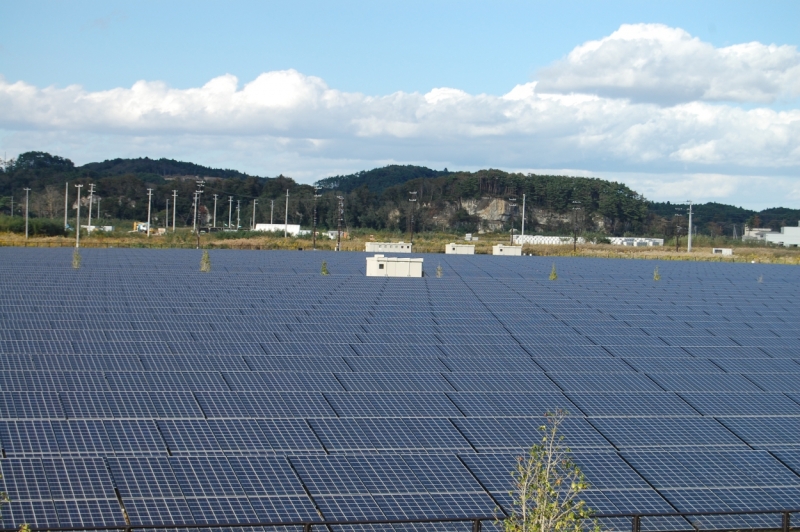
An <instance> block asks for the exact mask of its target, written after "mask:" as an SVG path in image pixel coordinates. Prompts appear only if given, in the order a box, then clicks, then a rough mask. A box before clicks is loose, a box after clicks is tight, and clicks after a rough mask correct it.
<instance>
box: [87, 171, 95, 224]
mask: <svg viewBox="0 0 800 532" xmlns="http://www.w3.org/2000/svg"><path fill="white" fill-rule="evenodd" d="M93 201H94V183H91V184H89V221H87V222H86V223H87V225H86V236H89V233H90V232H91V230H92V202H93Z"/></svg>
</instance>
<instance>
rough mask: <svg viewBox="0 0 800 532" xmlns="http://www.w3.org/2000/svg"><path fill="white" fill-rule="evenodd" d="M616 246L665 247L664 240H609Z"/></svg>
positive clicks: (629, 237) (623, 237) (635, 238)
mask: <svg viewBox="0 0 800 532" xmlns="http://www.w3.org/2000/svg"><path fill="white" fill-rule="evenodd" d="M609 240H610V241H611V243H612V244H614V245H615V246H633V247H637V248H640V247H651V246H663V245H664V239H663V238H642V237H638V236H612V237H611V238H609Z"/></svg>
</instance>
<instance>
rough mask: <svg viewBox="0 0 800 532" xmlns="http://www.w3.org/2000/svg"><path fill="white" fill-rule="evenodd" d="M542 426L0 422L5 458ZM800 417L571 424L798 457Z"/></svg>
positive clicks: (580, 437) (463, 444) (358, 445)
mask: <svg viewBox="0 0 800 532" xmlns="http://www.w3.org/2000/svg"><path fill="white" fill-rule="evenodd" d="M541 423H542V420H541V418H535V417H525V418H450V419H448V418H314V419H308V420H301V419H247V418H245V419H209V420H205V419H159V420H155V421H153V420H15V421H0V443H2V449H3V452H4V454H5V455H6V456H26V455H39V454H56V455H59V454H66V455H68V454H101V455H105V454H114V453H162V454H163V453H190V454H192V453H201V454H203V453H221V452H226V453H245V454H247V453H273V452H277V453H297V452H309V451H323V450H327V451H329V452H348V451H361V452H375V451H415V450H417V451H436V452H442V451H448V450H463V451H470V450H477V451H480V452H485V451H492V450H502V449H522V448H526V447H528V446H530V445H531V444H532V442H536V441H538V440H539V438H540V434H539V426H540V425H541ZM798 431H800V417H797V416H794V417H731V418H724V419H715V418H711V417H663V418H591V419H586V418H570V419H569V420H568V423H566V424H565V425H564V430H563V432H564V435H565V436H566V437H567V438H568V439H569V440H570V445H571V446H572V447H573V448H575V449H613V448H617V449H635V448H653V447H661V448H673V449H682V448H683V449H686V448H693V449H697V448H702V447H730V448H748V446H750V447H754V448H780V447H797V446H798V443H797V441H796V435H797V434H798Z"/></svg>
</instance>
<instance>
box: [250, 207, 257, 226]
mask: <svg viewBox="0 0 800 532" xmlns="http://www.w3.org/2000/svg"><path fill="white" fill-rule="evenodd" d="M256 204H258V200H257V199H254V200H253V223H252V224H250V230H251V231H254V230H255V228H256Z"/></svg>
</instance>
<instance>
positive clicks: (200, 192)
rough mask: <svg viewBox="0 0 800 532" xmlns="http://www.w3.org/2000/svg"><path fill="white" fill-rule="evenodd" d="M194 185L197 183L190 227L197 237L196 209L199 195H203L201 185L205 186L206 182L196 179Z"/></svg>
mask: <svg viewBox="0 0 800 532" xmlns="http://www.w3.org/2000/svg"><path fill="white" fill-rule="evenodd" d="M196 183H197V191H196V192H195V193H194V222H193V223H192V227H193V228H194V232H195V233H196V234H197V235H198V237H199V235H200V233H198V228H197V225H198V220H197V210H198V207H199V206H198V204H199V203H200V194H202V193H203V185H205V184H206V182H205V181H203V180H202V179H198V180H197V181H196ZM199 247H200V246H199V245H198V248H199Z"/></svg>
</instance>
